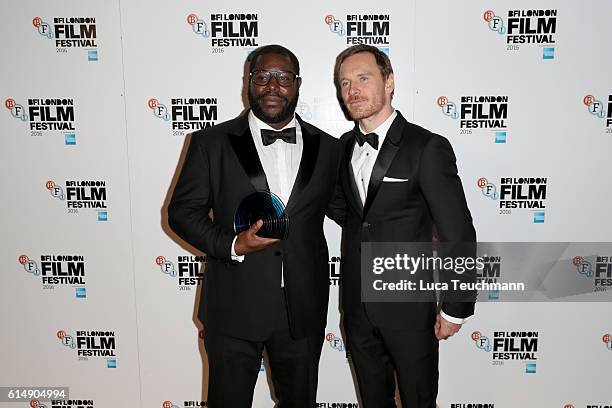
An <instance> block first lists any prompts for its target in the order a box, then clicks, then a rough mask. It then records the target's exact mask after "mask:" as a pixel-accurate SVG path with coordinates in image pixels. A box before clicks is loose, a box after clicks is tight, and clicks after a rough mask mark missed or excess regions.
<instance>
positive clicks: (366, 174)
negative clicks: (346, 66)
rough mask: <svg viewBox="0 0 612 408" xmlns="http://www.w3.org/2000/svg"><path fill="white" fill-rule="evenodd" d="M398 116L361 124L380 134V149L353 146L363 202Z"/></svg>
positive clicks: (353, 162) (455, 320)
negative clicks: (378, 159)
mask: <svg viewBox="0 0 612 408" xmlns="http://www.w3.org/2000/svg"><path fill="white" fill-rule="evenodd" d="M396 117H397V112H396V111H395V110H393V113H392V114H391V115H390V116H389V117H388V118H387V119H386V120H385V121H384V122H383V123H381V124H380V125H378V127H377V128H376V129H374V130H373V131H371V132H366V131H364V130H363V128H362V127H361V126H359V131H361V133H363V134H364V135H365V134H367V133H376V134H377V135H378V150H376V149H374V148H373V147H372V146H370V144H369V143H364V144H363V146H359V143H355V147H354V148H353V155H352V156H351V166H352V167H353V174H354V176H355V184H356V185H357V190H358V191H359V197H360V198H361V204H365V201H366V198H367V194H368V185H369V184H370V178H371V177H372V169H373V168H374V163H376V159H377V158H378V153H379V152H380V148H381V146H382V144H383V142H384V141H385V139H386V137H387V133H388V132H389V128H390V127H391V124H392V123H393V121H394V120H395V118H396ZM440 315H442V317H444V318H445V319H446V320H448V321H449V322H451V323H455V324H463V323H464V322H465V321H466V320H467V319H469V318H470V317H472V316H469V317H466V318H465V319H461V318H458V317H452V316H449V315H447V314H446V313H444V311H442V310H441V311H440Z"/></svg>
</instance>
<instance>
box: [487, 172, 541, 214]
mask: <svg viewBox="0 0 612 408" xmlns="http://www.w3.org/2000/svg"><path fill="white" fill-rule="evenodd" d="M547 183H548V178H547V177H500V178H499V182H498V184H494V183H492V182H491V181H489V180H488V179H487V178H485V177H481V178H479V179H478V180H477V181H476V186H477V187H478V188H479V189H480V190H481V191H482V194H483V196H485V197H487V198H489V199H491V200H492V201H496V202H498V203H499V205H498V207H499V215H501V216H508V215H511V214H514V212H513V211H517V210H519V211H520V210H530V211H531V213H532V221H533V223H534V224H543V223H544V217H545V215H546V214H545V209H546V195H547ZM498 186H499V188H498Z"/></svg>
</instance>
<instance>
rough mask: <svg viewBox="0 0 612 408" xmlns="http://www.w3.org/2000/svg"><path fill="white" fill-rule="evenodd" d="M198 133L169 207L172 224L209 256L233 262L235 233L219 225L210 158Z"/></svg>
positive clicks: (169, 219)
mask: <svg viewBox="0 0 612 408" xmlns="http://www.w3.org/2000/svg"><path fill="white" fill-rule="evenodd" d="M199 136H200V135H197V134H194V135H192V137H191V143H190V144H189V149H188V150H187V155H186V157H185V162H184V164H183V168H182V170H181V174H180V176H179V179H178V182H177V184H176V188H175V189H174V193H173V194H172V199H171V200H170V205H169V206H168V223H169V225H170V228H172V230H173V231H174V232H176V234H177V235H178V236H179V237H181V238H182V239H184V240H185V241H187V242H188V243H189V244H191V245H193V246H194V247H196V248H197V249H199V250H201V251H203V252H204V253H206V254H207V255H208V256H212V257H214V258H218V259H222V260H225V261H231V259H232V258H231V247H232V242H233V240H234V236H235V234H234V231H233V230H231V229H230V228H227V227H223V226H221V225H219V224H218V223H215V222H214V221H213V220H212V219H211V218H210V216H209V213H210V210H211V208H212V207H213V203H214V200H213V198H214V197H213V195H212V188H211V173H210V157H209V155H208V153H209V152H208V151H207V149H205V148H204V146H202V141H201V137H199Z"/></svg>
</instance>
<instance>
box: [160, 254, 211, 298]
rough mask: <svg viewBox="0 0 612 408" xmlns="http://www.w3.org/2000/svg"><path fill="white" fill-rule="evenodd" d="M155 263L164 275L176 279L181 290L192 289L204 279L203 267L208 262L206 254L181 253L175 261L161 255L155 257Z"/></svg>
mask: <svg viewBox="0 0 612 408" xmlns="http://www.w3.org/2000/svg"><path fill="white" fill-rule="evenodd" d="M155 263H156V264H157V266H159V268H160V269H161V272H162V273H163V274H164V275H166V276H168V277H169V278H172V279H173V280H176V282H177V285H178V290H179V291H190V290H191V288H192V287H193V286H198V285H200V284H201V283H202V279H204V271H203V270H202V268H203V266H204V265H205V264H206V256H193V255H179V256H177V257H176V263H175V262H172V261H170V260H168V259H166V258H165V257H163V256H161V255H160V256H158V257H156V258H155Z"/></svg>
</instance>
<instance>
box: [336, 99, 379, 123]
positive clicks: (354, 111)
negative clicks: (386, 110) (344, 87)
mask: <svg viewBox="0 0 612 408" xmlns="http://www.w3.org/2000/svg"><path fill="white" fill-rule="evenodd" d="M351 102H361V103H360V104H359V105H352V104H351ZM344 105H345V107H346V110H347V111H348V113H349V115H350V117H351V119H352V120H360V119H365V118H369V117H370V116H373V115H375V114H377V113H378V112H380V111H381V110H382V108H383V105H384V103H383V101H382V98H374V99H373V100H372V99H368V98H363V97H356V98H354V99H349V100H348V101H346V102H345V104H344Z"/></svg>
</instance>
